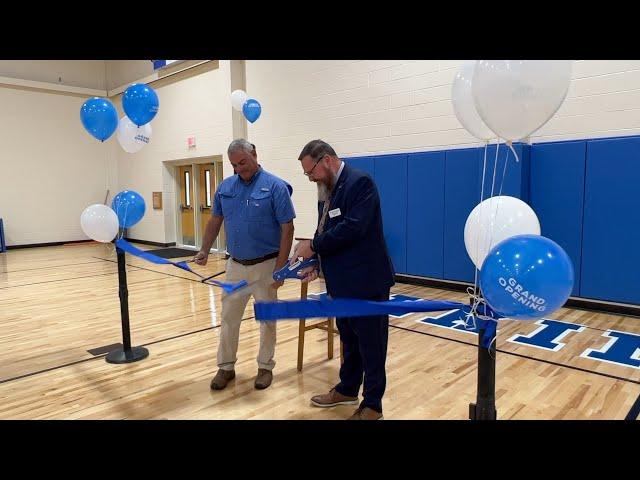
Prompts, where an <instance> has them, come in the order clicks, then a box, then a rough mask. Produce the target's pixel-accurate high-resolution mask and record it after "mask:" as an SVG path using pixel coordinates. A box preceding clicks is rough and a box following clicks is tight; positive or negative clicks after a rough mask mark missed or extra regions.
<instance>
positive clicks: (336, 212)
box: [329, 208, 342, 218]
mask: <svg viewBox="0 0 640 480" xmlns="http://www.w3.org/2000/svg"><path fill="white" fill-rule="evenodd" d="M340 215H342V212H341V211H340V209H339V208H334V209H333V210H329V218H335V217H339V216H340Z"/></svg>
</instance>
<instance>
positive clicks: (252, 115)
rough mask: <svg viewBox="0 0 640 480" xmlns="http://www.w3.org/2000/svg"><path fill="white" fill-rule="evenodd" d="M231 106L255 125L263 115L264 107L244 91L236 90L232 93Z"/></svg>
mask: <svg viewBox="0 0 640 480" xmlns="http://www.w3.org/2000/svg"><path fill="white" fill-rule="evenodd" d="M231 105H232V106H233V108H234V110H237V111H239V112H242V113H243V115H244V118H246V119H247V120H249V121H250V122H251V123H254V122H255V121H256V120H258V118H260V114H261V113H262V106H260V102H258V101H257V100H256V99H255V98H249V96H248V95H247V93H246V92H245V91H244V90H234V91H233V92H231Z"/></svg>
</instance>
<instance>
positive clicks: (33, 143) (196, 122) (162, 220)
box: [0, 60, 640, 245]
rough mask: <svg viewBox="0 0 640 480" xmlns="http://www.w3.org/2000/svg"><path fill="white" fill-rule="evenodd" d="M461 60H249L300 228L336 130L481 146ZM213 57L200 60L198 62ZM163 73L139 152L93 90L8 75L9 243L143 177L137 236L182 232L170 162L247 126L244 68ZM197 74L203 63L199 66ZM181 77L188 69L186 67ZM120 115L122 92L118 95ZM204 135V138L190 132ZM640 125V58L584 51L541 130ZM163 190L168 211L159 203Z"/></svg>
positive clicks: (5, 190)
mask: <svg viewBox="0 0 640 480" xmlns="http://www.w3.org/2000/svg"><path fill="white" fill-rule="evenodd" d="M460 64H461V61H442V60H437V61H429V60H422V61H402V60H388V61H380V60H375V61H373V60H365V61H345V60H320V61H247V62H246V90H247V92H248V93H249V95H250V96H254V97H255V98H257V99H258V100H259V101H260V102H261V104H262V107H263V113H262V117H261V118H260V119H259V120H258V121H257V122H256V123H255V124H249V125H248V129H247V130H248V137H249V140H250V141H252V142H254V143H255V144H256V145H257V147H258V154H259V156H260V160H261V163H262V164H263V166H264V167H265V168H266V169H268V170H270V171H272V172H273V173H275V174H277V175H280V176H281V177H283V178H285V179H286V180H287V181H289V182H290V183H291V184H292V185H293V187H294V189H295V192H294V197H293V198H294V203H295V206H296V211H297V214H298V218H297V220H296V235H299V236H309V235H312V234H313V232H314V230H315V224H316V216H317V213H316V209H315V201H316V188H315V185H313V184H311V183H310V182H308V181H307V179H306V177H304V176H303V175H302V174H301V172H300V166H299V163H298V161H297V157H298V154H299V153H300V150H301V149H302V147H303V146H304V144H305V143H306V142H308V141H309V140H311V139H314V138H322V139H324V140H326V141H328V142H329V143H331V144H332V145H333V146H334V147H335V148H336V150H337V152H338V154H339V155H342V156H354V155H374V154H382V153H394V152H413V151H424V150H434V149H447V148H456V147H465V146H471V145H478V143H477V142H476V141H475V139H474V138H472V137H471V136H470V135H469V134H468V133H466V131H465V130H464V129H463V128H462V127H461V126H460V125H459V123H458V121H457V120H456V118H455V116H454V114H453V109H452V106H451V100H450V92H451V82H452V81H453V78H454V76H455V73H456V70H457V68H458V67H459V65H460ZM198 68H200V67H198ZM201 68H202V70H200V71H199V73H198V74H197V75H186V74H185V75H184V76H183V78H181V79H180V80H179V81H173V80H171V81H166V80H162V81H160V82H158V83H157V84H154V85H153V86H154V88H156V91H157V92H158V95H159V97H160V112H159V114H158V116H157V117H156V118H155V119H154V120H153V123H152V125H153V130H154V133H153V140H152V142H151V144H150V145H149V146H147V147H145V148H144V149H143V150H142V151H140V152H138V153H136V154H134V155H129V154H127V153H125V152H123V151H122V150H121V149H120V146H119V145H118V144H117V140H116V138H115V136H114V137H113V138H111V139H109V140H108V141H107V142H105V143H104V144H101V143H100V142H98V141H96V140H95V139H93V138H92V137H90V136H89V134H88V133H87V132H85V131H84V129H83V128H82V125H81V124H80V120H79V110H80V106H81V105H82V103H83V102H84V100H85V99H86V97H84V98H83V97H81V96H75V95H70V94H62V93H51V92H45V91H37V90H33V89H20V88H17V87H8V86H1V87H0V105H2V109H0V135H1V136H2V155H0V217H2V218H4V219H5V234H6V237H7V243H8V245H22V244H32V243H47V242H56V241H70V240H81V239H86V238H87V237H86V236H85V235H84V234H83V233H82V231H81V229H80V222H79V218H80V213H81V212H82V210H83V209H84V208H85V207H86V206H87V205H89V204H91V203H96V202H102V201H103V200H104V194H105V192H106V189H107V188H109V189H110V190H111V194H112V195H113V194H114V193H117V192H118V191H120V190H122V189H125V188H132V189H135V190H137V191H139V192H140V193H141V194H143V196H144V198H145V200H146V202H147V207H148V212H147V214H146V215H145V218H144V219H143V220H142V221H141V222H140V223H139V224H138V225H137V226H136V227H134V228H133V229H131V232H130V236H131V237H132V238H138V239H141V240H148V241H155V242H161V243H167V242H173V241H175V210H174V204H175V188H174V184H173V182H172V181H171V178H170V177H169V176H168V174H167V171H166V169H165V164H164V163H163V162H166V161H176V160H188V159H190V158H193V157H212V156H217V155H222V156H223V158H224V168H225V175H230V174H231V169H230V167H229V164H228V159H227V158H226V147H227V146H228V144H229V142H230V141H231V140H232V138H233V133H232V132H233V127H232V109H231V103H230V98H229V93H230V91H231V90H232V88H231V80H230V78H231V74H230V71H231V68H230V62H229V61H222V60H221V61H220V62H219V68H217V69H209V70H207V67H201ZM192 73H193V72H192ZM179 75H181V74H179ZM113 100H114V103H115V104H116V106H117V107H118V109H119V111H120V114H122V110H121V100H120V98H119V97H117V98H114V99H113ZM194 134H195V135H196V136H197V140H198V145H197V148H196V149H195V150H189V149H187V145H186V137H187V136H188V135H194ZM636 134H640V61H637V60H634V61H623V60H612V61H591V60H590V61H577V62H575V63H574V68H573V80H572V83H571V87H570V91H569V95H568V98H567V99H566V101H565V103H564V105H563V106H562V108H561V109H560V110H559V111H558V113H557V114H556V116H555V117H554V118H553V119H552V120H551V121H550V122H549V123H548V124H547V125H545V126H544V127H543V128H542V129H541V130H540V131H538V132H537V133H536V134H535V135H534V136H533V137H532V139H531V140H532V141H533V142H540V141H551V140H565V139H574V138H595V137H603V136H617V135H636ZM153 191H162V192H164V195H163V207H164V208H163V210H162V211H159V210H153V209H152V208H151V205H152V198H151V193H152V192H153Z"/></svg>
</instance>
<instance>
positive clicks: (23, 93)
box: [0, 87, 116, 246]
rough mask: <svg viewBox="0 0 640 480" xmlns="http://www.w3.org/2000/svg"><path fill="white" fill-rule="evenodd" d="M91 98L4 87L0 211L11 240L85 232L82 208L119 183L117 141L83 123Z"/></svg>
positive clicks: (46, 239)
mask: <svg viewBox="0 0 640 480" xmlns="http://www.w3.org/2000/svg"><path fill="white" fill-rule="evenodd" d="M85 100H86V97H82V96H76V95H69V94H64V93H51V92H42V91H37V90H33V89H26V90H25V89H18V88H12V87H0V105H1V108H0V138H1V139H2V141H1V142H0V148H1V153H0V218H2V219H3V220H4V230H5V232H4V233H5V240H6V243H7V245H9V246H12V245H29V244H39V243H51V242H64V241H70V240H82V239H86V238H87V237H86V236H85V235H84V233H83V232H82V229H81V228H80V214H81V213H82V211H83V210H84V209H85V208H86V207H87V206H89V205H90V204H93V203H102V202H104V198H105V194H106V191H107V189H108V188H114V187H113V185H115V183H114V182H116V178H115V175H116V173H115V172H114V169H113V155H115V150H114V145H113V144H112V143H110V142H108V141H107V142H105V143H100V142H99V141H98V140H96V139H95V138H93V137H91V136H90V135H89V134H88V133H87V132H86V131H85V130H84V128H83V127H82V124H81V123H80V107H81V106H82V104H83V103H84V101H85Z"/></svg>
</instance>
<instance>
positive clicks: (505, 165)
mask: <svg viewBox="0 0 640 480" xmlns="http://www.w3.org/2000/svg"><path fill="white" fill-rule="evenodd" d="M509 143H510V142H509ZM507 145H508V144H507ZM511 151H513V148H512V149H511ZM496 158H497V156H496ZM508 162H509V150H507V155H506V156H505V157H504V168H503V169H502V180H501V181H500V191H499V192H498V197H497V198H496V200H495V203H496V209H495V211H494V214H493V217H492V221H491V228H490V229H489V250H491V248H493V228H494V226H495V225H494V223H495V222H494V220H495V219H497V218H498V210H499V209H500V197H501V196H502V187H503V186H504V178H505V177H506V175H507V163H508ZM494 168H495V167H494ZM493 173H495V170H494V172H493ZM493 201H494V200H492V202H493Z"/></svg>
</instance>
